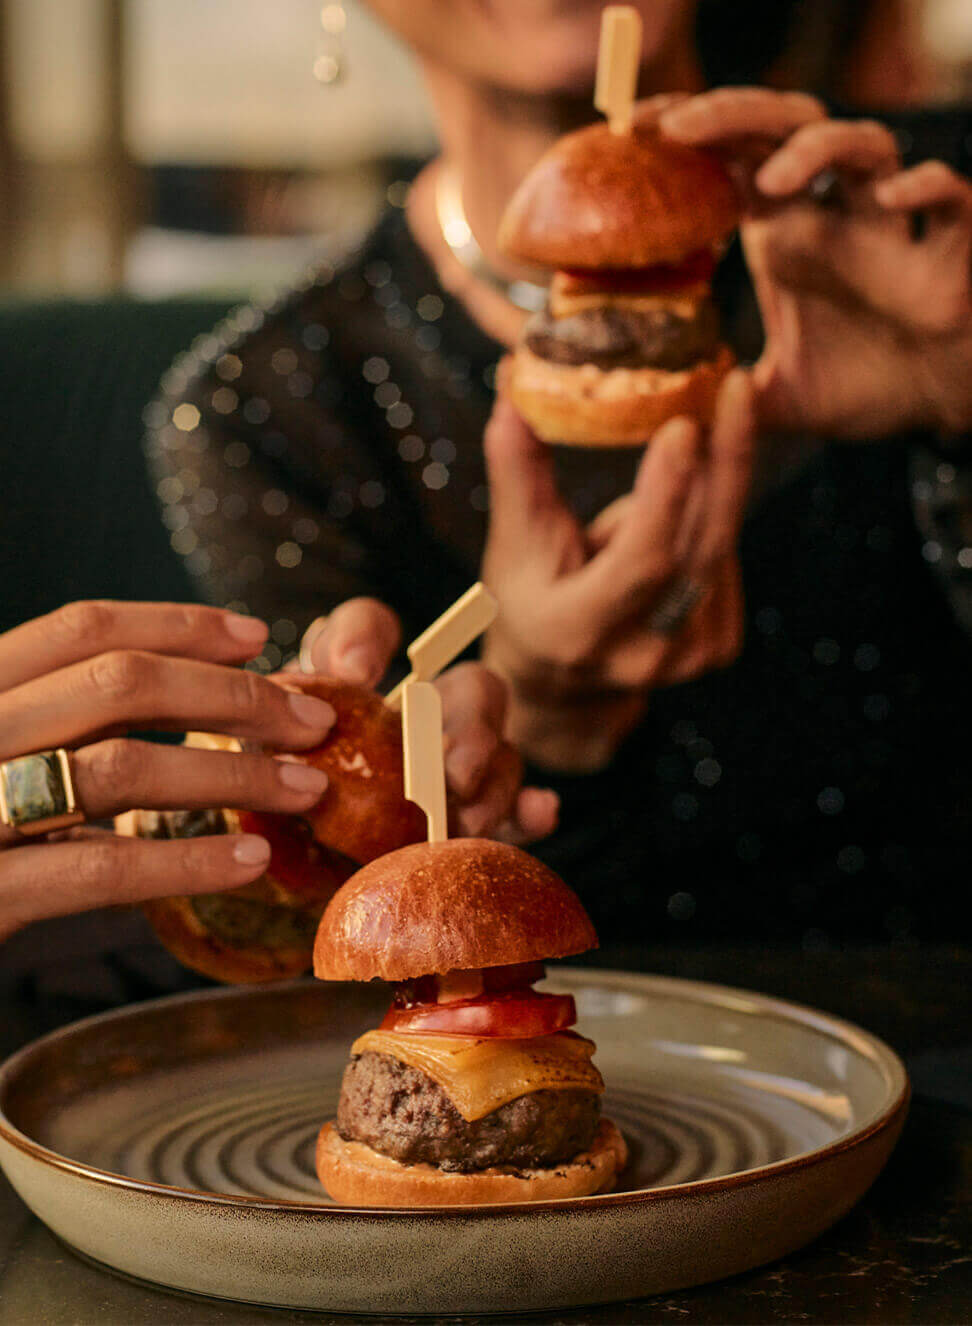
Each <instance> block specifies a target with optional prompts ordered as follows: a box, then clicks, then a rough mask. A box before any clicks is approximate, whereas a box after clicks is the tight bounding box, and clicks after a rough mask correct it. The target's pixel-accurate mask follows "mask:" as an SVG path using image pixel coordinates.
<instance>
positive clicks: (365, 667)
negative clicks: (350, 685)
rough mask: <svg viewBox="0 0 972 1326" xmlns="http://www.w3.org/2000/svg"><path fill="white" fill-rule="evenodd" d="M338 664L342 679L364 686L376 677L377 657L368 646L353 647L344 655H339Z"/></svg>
mask: <svg viewBox="0 0 972 1326" xmlns="http://www.w3.org/2000/svg"><path fill="white" fill-rule="evenodd" d="M336 664H337V669H338V671H339V673H340V674H341V677H342V678H344V679H345V680H346V681H354V682H359V683H361V684H362V685H364V683H365V682H368V681H371V679H372V677H373V675H374V671H375V656H374V654H373V652H372V651H371V650H370V649H369V648H368V646H367V645H352V646H351V648H350V649H346V650H345V651H344V653H343V654H338V656H337V659H336Z"/></svg>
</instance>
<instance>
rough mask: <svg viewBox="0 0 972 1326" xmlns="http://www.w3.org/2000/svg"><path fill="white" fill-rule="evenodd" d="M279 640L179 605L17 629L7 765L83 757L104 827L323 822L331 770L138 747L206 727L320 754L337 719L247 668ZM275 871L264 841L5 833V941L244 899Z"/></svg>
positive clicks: (114, 610)
mask: <svg viewBox="0 0 972 1326" xmlns="http://www.w3.org/2000/svg"><path fill="white" fill-rule="evenodd" d="M266 635H267V631H266V627H265V626H264V625H263V624H262V623H261V622H258V621H255V620H254V619H253V618H250V617H240V616H237V615H236V614H235V613H230V612H222V611H219V610H217V609H215V608H205V607H194V606H188V605H182V604H172V603H112V602H81V603H71V604H68V605H67V606H66V607H64V608H61V609H59V610H58V611H57V612H53V613H50V614H48V615H47V616H45V617H40V618H37V619H35V620H33V621H30V622H27V623H25V624H24V625H23V626H19V627H16V628H15V629H14V630H12V631H8V632H7V633H6V634H5V635H3V636H0V761H10V760H15V759H17V758H18V757H19V756H23V755H26V754H29V753H31V752H36V751H42V750H45V749H49V748H52V747H65V748H68V749H69V750H70V751H71V755H70V762H71V770H72V781H73V783H74V787H75V792H76V795H77V800H78V804H79V807H80V809H81V810H82V811H83V813H84V815H85V817H86V819H88V820H89V821H97V820H106V819H110V818H111V817H112V816H113V815H115V814H118V813H120V812H123V811H126V810H130V809H132V808H134V807H139V808H145V809H155V810H174V809H203V808H208V807H211V806H234V807H239V808H240V809H251V810H266V811H276V812H281V813H300V812H301V811H305V810H308V809H309V808H310V807H311V806H312V805H314V804H315V803H316V802H317V801H319V800H320V798H321V796H322V794H323V792H324V790H325V787H326V786H327V778H326V776H325V775H323V774H321V773H319V772H318V771H317V770H316V769H309V768H307V767H305V766H304V765H302V764H294V763H290V762H285V761H278V760H274V759H271V758H269V757H265V756H262V755H257V754H235V753H229V752H216V751H205V750H197V749H189V748H187V747H175V746H166V745H160V744H155V743H152V742H145V741H132V740H129V739H127V738H125V737H124V735H123V734H124V733H125V732H126V731H128V730H129V729H131V728H139V729H146V728H152V729H156V730H159V731H164V730H171V729H175V730H183V729H186V728H193V729H202V730H204V731H214V732H222V733H228V734H232V735H235V736H239V737H244V738H249V739H251V740H253V741H255V742H266V743H267V744H268V745H273V746H274V747H276V748H278V749H284V750H295V751H296V750H302V749H306V748H309V747H313V746H316V745H319V744H320V742H321V741H322V740H323V739H324V736H325V734H326V733H327V731H328V730H329V728H330V726H331V724H332V722H333V721H334V712H333V710H332V709H331V707H330V705H327V704H325V703H323V702H322V701H320V700H317V699H315V698H313V697H310V696H304V695H295V694H292V693H291V692H288V691H285V690H283V689H281V687H279V686H275V685H274V684H273V683H272V682H271V681H268V680H267V679H265V678H263V677H260V676H258V675H257V674H256V673H253V672H244V671H241V670H240V669H239V668H237V667H235V666H233V665H235V664H239V663H242V662H243V661H245V660H246V659H249V658H251V657H253V656H254V655H255V654H257V653H258V652H259V650H260V648H261V646H262V645H263V643H264V641H265V640H266ZM269 859H270V847H269V844H268V843H267V842H266V841H265V840H264V839H263V838H261V837H259V836H256V835H252V834H243V835H241V834H229V835H220V836H213V837H200V838H195V839H189V840H184V841H171V842H149V841H140V840H138V839H132V838H121V837H117V836H115V835H114V834H111V833H107V832H104V831H98V830H95V829H91V828H80V827H79V828H73V829H70V830H68V831H66V832H62V833H59V834H54V835H49V836H37V837H25V836H23V835H22V834H21V833H18V832H17V831H16V830H14V829H11V828H8V827H6V826H4V825H2V824H0V939H3V938H6V937H7V936H9V935H10V934H12V933H13V931H15V930H17V929H19V928H20V927H21V926H24V925H26V924H28V923H29V922H31V921H34V920H39V919H41V918H42V917H48V916H57V915H65V914H68V913H72V912H78V911H84V910H87V909H89V908H93V907H101V906H105V905H108V904H115V903H133V902H139V901H142V900H144V899H147V898H152V897H160V896H165V895H170V894H193V893H209V892H213V891H215V890H222V889H229V888H234V887H236V886H239V885H241V884H246V883H249V882H250V881H252V880H254V879H256V878H257V877H258V876H260V875H261V874H262V873H263V870H264V868H265V867H266V865H267V862H268V861H269Z"/></svg>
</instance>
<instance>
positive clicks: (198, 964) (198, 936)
mask: <svg viewBox="0 0 972 1326" xmlns="http://www.w3.org/2000/svg"><path fill="white" fill-rule="evenodd" d="M244 887H245V888H246V889H247V890H249V895H248V894H247V893H245V892H243V891H242V890H239V889H233V890H231V891H229V892H227V893H218V894H213V895H209V894H201V895H196V896H195V897H180V898H152V899H149V900H148V901H147V902H143V903H142V910H143V911H144V913H145V915H146V916H147V917H148V919H149V921H150V923H151V926H152V929H153V930H154V931H155V933H156V935H157V936H158V938H159V940H160V941H161V943H162V944H164V945H165V947H166V948H167V949H168V950H169V952H170V953H171V954H172V956H173V957H174V958H176V959H177V961H179V962H181V963H182V965H183V966H184V967H189V968H190V969H191V970H192V971H197V972H199V973H200V975H202V976H208V977H209V979H210V980H212V981H222V982H223V983H224V984H226V985H254V984H260V983H261V982H264V981H285V980H289V979H291V978H292V977H294V976H302V975H303V973H304V972H305V971H307V970H308V969H309V968H310V965H311V960H312V954H313V948H312V946H313V934H314V929H315V927H316V925H317V922H318V920H319V919H320V913H321V912H322V911H323V905H321V906H320V907H318V908H316V909H314V910H309V911H307V912H306V913H304V912H298V911H296V910H295V909H293V908H287V907H283V906H281V905H280V904H279V903H273V902H269V901H267V900H266V899H265V898H261V897H259V896H254V892H255V891H254V890H253V889H252V886H249V885H247V886H244ZM201 906H205V907H207V908H208V909H209V910H210V911H211V910H213V909H215V908H218V909H219V912H218V915H219V916H220V917H221V918H222V920H223V923H224V924H225V922H226V921H227V920H229V922H230V923H234V922H235V923H236V925H239V924H240V923H241V922H242V924H243V925H245V927H246V930H247V932H248V933H247V936H246V938H237V939H235V940H234V941H233V942H230V940H228V939H226V938H224V937H223V936H222V935H220V934H219V933H217V929H216V926H214V924H213V920H212V918H211V917H210V916H209V915H207V913H205V912H204V913H203V915H204V916H205V917H206V919H205V920H203V918H202V917H201V916H200V914H199V911H198V909H199V908H200V907H201ZM298 927H300V928H302V929H303V931H304V933H303V934H302V935H300V934H298V935H295V936H294V938H293V939H291V938H290V937H289V936H290V935H291V934H293V933H294V931H295V930H297V929H298ZM281 932H283V934H282V933H281Z"/></svg>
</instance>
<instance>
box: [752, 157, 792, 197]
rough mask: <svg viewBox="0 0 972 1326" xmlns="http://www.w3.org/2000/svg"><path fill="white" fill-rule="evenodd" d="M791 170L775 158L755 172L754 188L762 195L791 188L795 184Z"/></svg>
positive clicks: (783, 162)
mask: <svg viewBox="0 0 972 1326" xmlns="http://www.w3.org/2000/svg"><path fill="white" fill-rule="evenodd" d="M796 178H797V177H796V175H795V174H794V172H793V169H792V168H791V167H790V166H789V165H787V163H786V162H785V161H778V160H777V159H776V158H775V157H774V158H773V159H772V160H770V161H767V162H766V164H765V165H763V166H760V168H759V170H758V171H757V172H756V187H757V189H759V190H761V191H762V192H763V193H776V192H779V191H781V190H785V189H789V188H791V187H792V186H793V185H794V183H795V182H796Z"/></svg>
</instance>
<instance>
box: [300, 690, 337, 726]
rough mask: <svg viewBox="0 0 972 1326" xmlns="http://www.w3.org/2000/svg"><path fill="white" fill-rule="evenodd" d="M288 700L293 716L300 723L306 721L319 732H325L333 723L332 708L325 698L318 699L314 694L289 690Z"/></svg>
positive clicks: (333, 714)
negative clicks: (302, 693)
mask: <svg viewBox="0 0 972 1326" xmlns="http://www.w3.org/2000/svg"><path fill="white" fill-rule="evenodd" d="M289 701H290V708H291V709H292V710H293V714H294V717H295V718H297V719H298V720H299V721H300V722H301V723H306V725H307V726H308V727H314V728H319V729H320V730H321V732H326V731H327V729H328V728H329V727H331V726H332V724H333V723H334V719H335V713H334V710H333V708H332V707H331V705H329V704H328V702H327V701H326V700H319V699H318V698H317V696H316V695H301V694H300V693H299V692H297V691H291V693H290V696H289Z"/></svg>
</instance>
